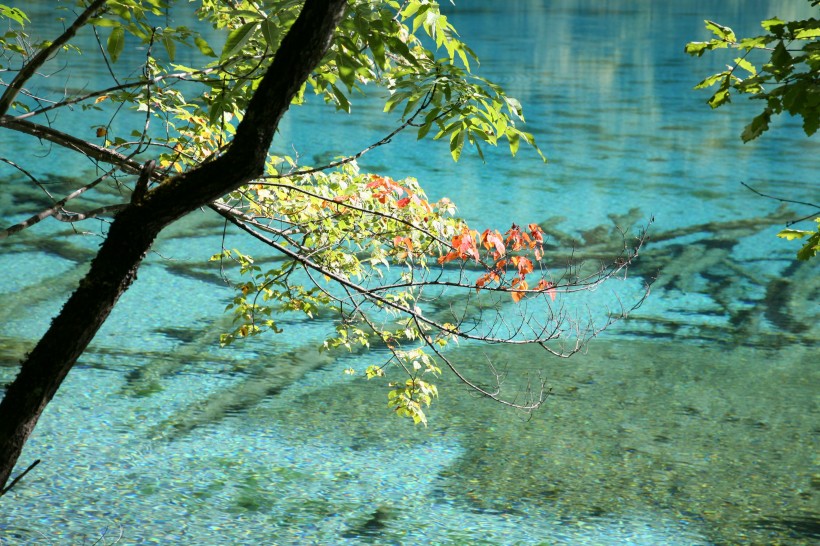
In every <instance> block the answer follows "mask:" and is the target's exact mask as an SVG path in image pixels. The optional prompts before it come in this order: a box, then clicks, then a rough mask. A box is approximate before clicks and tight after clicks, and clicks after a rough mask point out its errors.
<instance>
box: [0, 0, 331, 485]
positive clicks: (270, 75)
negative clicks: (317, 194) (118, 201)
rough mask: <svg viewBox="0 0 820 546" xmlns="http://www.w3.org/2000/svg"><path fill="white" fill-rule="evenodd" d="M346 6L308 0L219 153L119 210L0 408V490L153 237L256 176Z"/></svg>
mask: <svg viewBox="0 0 820 546" xmlns="http://www.w3.org/2000/svg"><path fill="white" fill-rule="evenodd" d="M346 4H347V2H346V0H307V1H306V2H305V6H304V7H303V9H302V11H301V13H300V15H299V17H298V19H297V20H296V21H295V22H294V24H293V26H292V27H291V29H290V31H289V32H288V34H287V36H286V37H285V38H284V39H283V41H282V44H281V46H280V48H279V50H278V51H277V53H276V56H275V58H274V60H273V63H272V64H271V66H270V68H268V70H267V72H266V74H265V76H264V77H263V78H262V81H261V83H260V84H259V88H258V89H257V91H256V93H255V94H254V97H253V99H252V100H251V102H250V104H249V105H248V108H247V111H246V113H245V117H244V119H243V121H242V123H240V125H239V126H238V128H237V131H236V137H235V138H234V140H233V142H232V143H231V146H230V147H229V149H228V150H227V151H226V152H225V154H224V155H222V156H221V157H219V158H217V159H215V160H214V161H211V162H209V163H205V164H203V165H201V166H200V167H197V168H195V169H192V170H190V171H188V172H186V173H183V174H181V175H179V176H175V177H172V178H169V179H166V180H164V181H163V182H162V183H161V184H160V185H159V186H157V187H156V188H155V189H153V190H151V191H149V192H148V193H147V194H146V195H145V196H144V197H143V198H142V199H140V198H136V199H133V201H132V203H131V204H130V205H129V206H127V207H126V208H125V209H123V210H122V211H120V212H119V213H118V214H117V215H116V217H115V218H114V221H113V222H112V224H111V226H110V229H109V231H108V234H107V236H106V239H105V241H104V242H103V244H102V246H101V248H100V251H99V253H98V254H97V256H96V257H95V258H94V260H93V261H92V263H91V268H90V270H89V271H88V273H87V274H86V276H85V278H84V279H83V280H82V281H81V282H80V285H79V287H78V288H77V290H76V291H75V292H74V293H73V294H72V295H71V297H70V298H69V300H68V302H67V303H66V304H65V306H64V307H63V308H62V310H61V311H60V313H59V314H58V316H57V317H56V318H55V319H54V320H53V322H52V323H51V326H50V327H49V329H48V331H47V332H46V333H45V334H44V335H43V337H42V338H41V339H40V341H39V342H38V343H37V345H36V346H35V348H34V350H32V352H31V353H30V354H29V355H28V356H27V357H26V358H25V359H24V361H23V362H22V366H21V369H20V372H19V374H18V376H17V377H16V378H15V380H14V381H13V382H12V383H11V384H10V385H9V387H8V389H7V390H6V393H5V396H4V397H3V400H2V402H0V491H2V488H3V486H5V484H6V483H7V482H8V480H9V477H10V476H11V472H12V470H13V468H14V465H15V463H16V462H17V459H18V458H19V456H20V453H21V452H22V449H23V446H24V445H25V443H26V441H27V440H28V438H29V436H30V435H31V432H32V431H33V430H34V427H35V425H36V424H37V420H38V419H39V417H40V415H41V413H42V412H43V410H44V409H45V407H46V405H47V404H48V403H49V401H50V400H51V399H52V398H53V397H54V395H55V393H56V392H57V389H59V387H60V384H61V383H62V381H63V379H65V377H66V375H67V374H68V372H69V371H70V370H71V368H72V367H73V365H74V363H75V362H76V361H77V359H78V358H79V357H80V355H81V354H82V353H83V351H85V349H86V347H87V346H88V344H89V343H90V342H91V340H92V338H93V337H94V335H95V334H96V333H97V331H98V330H99V328H100V327H101V326H102V324H103V323H104V322H105V320H106V318H107V317H108V315H109V313H110V312H111V310H112V309H113V308H114V305H115V304H116V303H117V300H118V299H119V297H120V296H121V295H122V294H123V293H124V292H125V291H126V290H127V289H128V287H129V286H131V284H132V283H133V282H134V280H136V278H137V270H138V268H139V266H140V264H141V263H142V260H143V258H144V257H145V255H146V253H147V252H148V250H149V249H150V247H151V245H152V244H153V242H154V239H155V238H156V236H157V234H158V233H159V232H160V231H161V230H162V229H163V228H165V227H166V226H168V225H170V224H171V223H173V222H175V221H176V220H178V219H180V218H181V217H183V216H185V215H186V214H188V213H190V212H192V211H194V210H196V209H197V208H199V207H201V206H203V205H206V204H208V203H210V202H211V201H213V200H215V199H218V198H219V197H221V196H222V195H224V194H226V193H229V192H231V191H233V190H235V189H236V188H238V187H240V186H242V185H243V184H245V183H247V182H249V181H250V180H253V179H254V178H255V177H257V176H259V175H261V174H262V172H263V168H264V163H265V158H266V155H267V152H268V148H269V147H270V145H271V142H272V140H273V135H274V133H275V131H276V128H277V126H278V124H279V120H280V119H281V118H282V116H283V115H284V113H285V111H286V110H287V109H288V106H289V105H290V102H291V100H292V99H293V97H294V96H295V95H296V93H297V92H298V91H299V89H300V87H301V86H302V84H303V83H304V82H305V80H306V79H307V78H308V76H309V75H310V72H311V71H312V70H313V69H314V67H316V66H317V65H318V64H319V62H320V61H321V59H322V57H323V56H324V55H325V53H326V51H327V49H328V47H329V46H330V42H331V38H332V36H333V32H334V30H335V28H336V25H337V24H338V23H339V21H340V20H341V17H342V14H343V13H344V8H345V5H346Z"/></svg>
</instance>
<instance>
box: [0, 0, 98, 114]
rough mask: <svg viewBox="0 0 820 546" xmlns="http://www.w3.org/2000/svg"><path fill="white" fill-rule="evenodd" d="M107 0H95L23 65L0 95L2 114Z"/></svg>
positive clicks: (0, 112)
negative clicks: (44, 65) (51, 57)
mask: <svg viewBox="0 0 820 546" xmlns="http://www.w3.org/2000/svg"><path fill="white" fill-rule="evenodd" d="M106 1H107V0H94V2H92V3H91V5H90V6H88V8H86V10H85V11H84V12H82V13H81V14H80V16H79V17H77V19H76V20H75V21H74V22H73V23H72V24H71V26H70V27H68V28H67V29H66V31H65V32H63V33H62V34H61V35H60V36H59V37H58V38H57V39H56V40H54V41H53V42H51V45H49V46H48V47H47V48H45V49H41V50H40V52H39V53H37V55H35V56H34V58H32V59H31V60H30V61H29V62H27V63H26V64H25V66H23V68H22V69H21V70H20V72H18V73H17V76H15V78H14V80H12V82H11V84H9V86H8V88H7V89H6V92H5V93H3V96H2V97H0V115H3V114H5V113H6V112H8V110H9V108H10V107H11V104H12V103H13V102H14V99H15V98H17V94H18V93H19V92H20V90H21V89H22V88H23V85H24V84H25V83H26V82H27V81H28V80H29V78H31V77H32V76H33V75H34V74H35V72H37V69H38V68H40V67H41V66H42V65H43V64H45V62H46V61H47V60H48V58H49V57H50V56H51V55H52V54H54V53H56V52H57V51H59V50H60V49H61V48H62V47H63V45H64V44H65V43H66V42H68V41H69V40H70V39H71V38H73V37H74V35H75V34H76V33H77V30H78V29H79V28H80V27H81V26H83V25H84V24H85V23H86V22H87V21H88V20H89V19H90V18H91V17H92V16H93V15H94V14H95V13H97V11H98V10H99V9H100V8H101V7H102V6H103V4H105V2H106Z"/></svg>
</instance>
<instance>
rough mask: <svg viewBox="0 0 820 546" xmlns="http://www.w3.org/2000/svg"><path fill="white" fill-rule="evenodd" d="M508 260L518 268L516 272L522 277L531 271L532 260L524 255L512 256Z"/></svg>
mask: <svg viewBox="0 0 820 546" xmlns="http://www.w3.org/2000/svg"><path fill="white" fill-rule="evenodd" d="M510 261H511V262H512V263H513V265H514V266H515V267H517V268H518V274H519V275H521V278H523V277H524V276H525V275H526V274H527V273H532V271H533V266H532V262H531V261H530V259H529V258H527V257H526V256H513V257H512V258H510Z"/></svg>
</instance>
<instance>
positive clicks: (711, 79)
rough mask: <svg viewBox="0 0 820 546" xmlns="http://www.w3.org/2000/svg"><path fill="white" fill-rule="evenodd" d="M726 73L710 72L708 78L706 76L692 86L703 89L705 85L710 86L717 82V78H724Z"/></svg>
mask: <svg viewBox="0 0 820 546" xmlns="http://www.w3.org/2000/svg"><path fill="white" fill-rule="evenodd" d="M726 74H727V73H726V72H719V73H717V74H712V75H711V76H709V77H708V78H706V79H705V80H703V81H701V82H700V83H699V84H697V85H696V86H695V87H694V89H704V88H706V87H711V86H713V85H715V84H716V83H717V82H718V80H721V79H723V78H725V77H726Z"/></svg>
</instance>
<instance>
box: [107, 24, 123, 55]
mask: <svg viewBox="0 0 820 546" xmlns="http://www.w3.org/2000/svg"><path fill="white" fill-rule="evenodd" d="M124 48H125V30H123V28H122V27H114V28H113V29H111V34H109V35H108V43H107V44H106V49H107V50H108V54H109V55H110V56H111V62H114V63H115V62H117V59H119V58H120V54H121V53H122V50H123V49H124Z"/></svg>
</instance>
